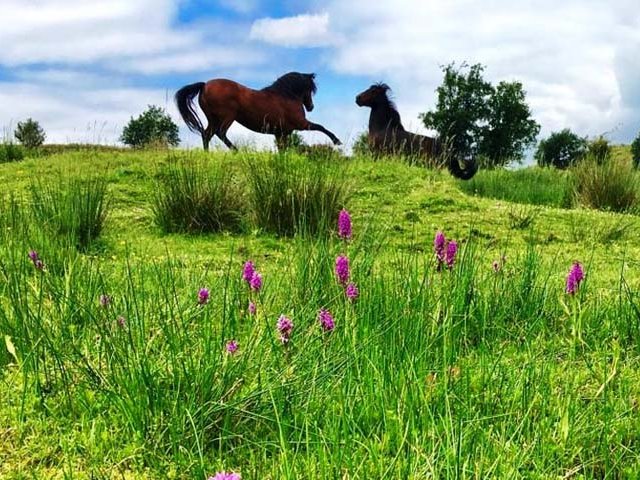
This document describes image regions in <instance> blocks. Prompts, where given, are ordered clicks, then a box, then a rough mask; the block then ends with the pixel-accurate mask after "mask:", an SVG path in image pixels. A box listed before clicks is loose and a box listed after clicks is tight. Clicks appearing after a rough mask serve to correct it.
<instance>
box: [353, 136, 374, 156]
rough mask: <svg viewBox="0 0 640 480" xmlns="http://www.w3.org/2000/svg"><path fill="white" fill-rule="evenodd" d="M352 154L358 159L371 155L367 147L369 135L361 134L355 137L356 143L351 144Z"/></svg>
mask: <svg viewBox="0 0 640 480" xmlns="http://www.w3.org/2000/svg"><path fill="white" fill-rule="evenodd" d="M351 148H352V150H353V154H354V155H357V156H359V157H364V156H367V155H371V148H370V147H369V134H368V133H367V132H362V133H361V134H360V135H358V136H357V137H356V141H355V142H353V147H351Z"/></svg>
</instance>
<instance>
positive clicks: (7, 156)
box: [0, 142, 24, 163]
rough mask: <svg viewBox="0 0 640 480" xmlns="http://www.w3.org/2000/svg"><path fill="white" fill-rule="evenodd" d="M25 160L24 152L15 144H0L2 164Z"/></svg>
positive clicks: (0, 160) (0, 161)
mask: <svg viewBox="0 0 640 480" xmlns="http://www.w3.org/2000/svg"><path fill="white" fill-rule="evenodd" d="M23 158H24V151H23V149H22V148H21V147H20V146H19V145H14V144H13V143H10V142H9V143H0V163H9V162H18V161H20V160H22V159H23Z"/></svg>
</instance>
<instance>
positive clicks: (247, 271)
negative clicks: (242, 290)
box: [242, 260, 255, 284]
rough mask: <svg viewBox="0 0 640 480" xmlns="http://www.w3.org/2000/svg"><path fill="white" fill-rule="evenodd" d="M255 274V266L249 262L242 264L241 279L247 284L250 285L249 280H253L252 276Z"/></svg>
mask: <svg viewBox="0 0 640 480" xmlns="http://www.w3.org/2000/svg"><path fill="white" fill-rule="evenodd" d="M254 272H255V266H254V265H253V262H252V261H251V260H247V261H246V262H244V267H242V278H244V281H245V282H247V283H248V284H250V283H251V279H252V278H253V274H254Z"/></svg>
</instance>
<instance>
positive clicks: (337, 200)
mask: <svg viewBox="0 0 640 480" xmlns="http://www.w3.org/2000/svg"><path fill="white" fill-rule="evenodd" d="M245 164H246V175H247V180H248V184H249V198H250V204H251V207H252V212H253V216H254V219H255V222H256V224H257V225H258V226H259V227H260V228H262V229H263V230H265V231H268V232H273V233H276V234H278V235H285V236H286V235H294V234H296V233H300V234H310V235H320V234H324V233H328V232H329V231H330V230H331V229H332V228H333V226H334V224H335V221H336V218H337V215H338V212H339V211H340V209H341V208H342V207H343V206H344V204H345V203H346V200H347V197H348V191H349V188H348V185H347V183H346V180H345V172H344V167H343V166H342V164H340V163H336V162H331V161H328V160H327V159H325V160H322V159H318V160H316V161H313V162H311V161H307V160H306V159H305V158H303V157H300V156H297V155H290V154H278V155H272V156H269V158H268V159H266V160H264V158H263V157H249V158H248V159H247V160H246V161H245Z"/></svg>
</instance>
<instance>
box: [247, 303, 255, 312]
mask: <svg viewBox="0 0 640 480" xmlns="http://www.w3.org/2000/svg"><path fill="white" fill-rule="evenodd" d="M248 310H249V315H255V314H256V310H257V308H256V304H255V303H254V302H249V308H248Z"/></svg>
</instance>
